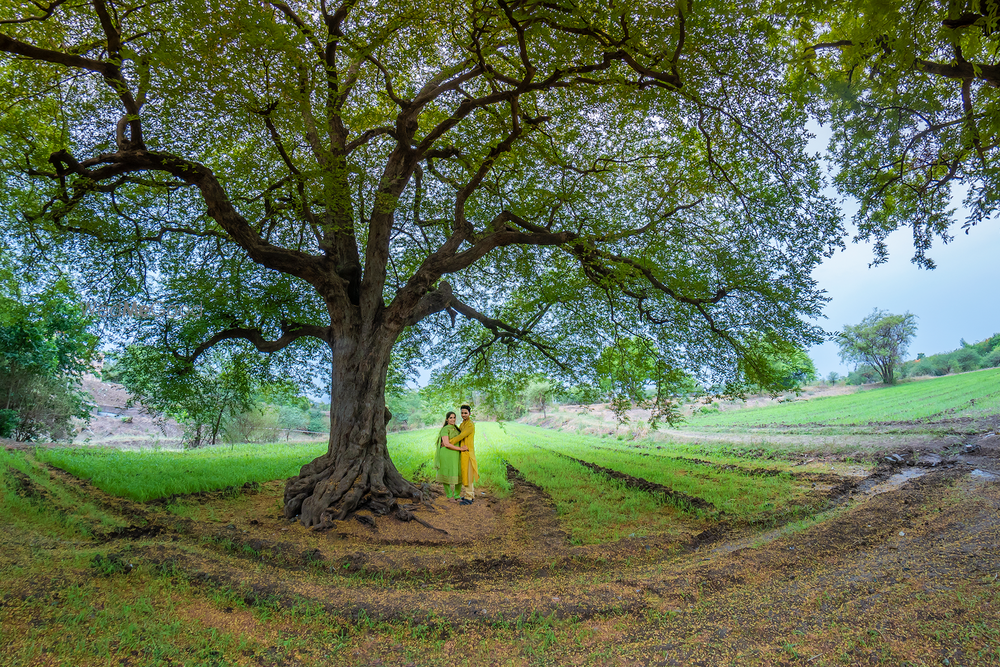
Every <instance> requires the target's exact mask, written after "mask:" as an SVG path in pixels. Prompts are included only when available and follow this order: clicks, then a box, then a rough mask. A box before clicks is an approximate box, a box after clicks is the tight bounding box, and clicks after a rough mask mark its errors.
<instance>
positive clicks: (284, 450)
mask: <svg viewBox="0 0 1000 667" xmlns="http://www.w3.org/2000/svg"><path fill="white" fill-rule="evenodd" d="M477 426H478V428H477V433H476V458H477V460H478V462H479V470H480V475H481V476H482V478H481V481H480V482H479V485H480V486H484V487H489V488H491V489H492V490H493V491H494V492H495V493H498V494H500V495H503V494H505V493H507V492H508V491H509V488H510V487H509V485H508V483H507V480H506V473H505V467H504V465H503V462H502V456H501V455H500V453H498V451H497V448H499V451H500V452H502V431H500V429H499V428H497V427H496V425H495V424H493V425H492V428H491V425H490V424H488V423H484V424H482V425H477ZM480 431H481V432H482V435H480ZM436 437H437V429H424V430H421V431H407V432H405V433H392V434H390V435H389V438H388V449H389V455H390V457H391V458H392V461H393V463H394V464H395V466H396V469H397V470H399V472H400V473H401V474H402V475H403V476H404V477H406V478H407V479H414V480H416V481H425V480H433V478H434V470H433V458H434V442H435V439H436ZM498 438H499V440H498ZM326 449H327V445H326V444H325V443H310V444H307V445H291V446H290V445H288V444H286V443H277V444H270V445H236V446H219V447H205V448H202V449H194V450H187V451H175V450H170V451H167V450H159V449H145V450H138V451H136V450H117V449H104V448H101V449H96V448H63V449H40V448H39V449H37V450H36V452H35V456H36V457H37V458H38V460H40V461H43V462H45V463H49V464H51V465H53V466H55V467H57V468H60V469H62V470H65V471H66V472H68V473H70V474H73V475H75V476H77V477H80V478H81V479H85V480H88V481H90V482H91V483H92V484H94V485H95V486H97V487H98V488H99V489H101V490H102V491H105V492H106V493H110V494H112V495H115V496H121V497H125V498H131V499H132V500H136V501H139V502H147V501H150V500H155V499H157V498H166V497H169V496H173V495H186V494H189V493H198V492H204V491H215V490H218V489H224V488H227V487H240V486H243V485H244V484H246V483H247V482H268V481H271V480H274V479H284V478H287V477H293V476H295V475H297V474H298V473H299V470H300V469H301V468H302V466H303V465H305V464H306V463H309V462H310V461H312V460H313V459H314V458H316V457H317V456H320V455H321V454H323V453H324V452H326Z"/></svg>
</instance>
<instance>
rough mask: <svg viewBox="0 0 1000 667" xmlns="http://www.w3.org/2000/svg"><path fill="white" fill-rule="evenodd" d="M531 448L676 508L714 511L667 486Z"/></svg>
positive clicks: (707, 503)
mask: <svg viewBox="0 0 1000 667" xmlns="http://www.w3.org/2000/svg"><path fill="white" fill-rule="evenodd" d="M533 446H534V447H536V448H538V449H541V450H542V451H545V452H549V453H552V454H555V455H556V456H561V457H563V458H566V459H569V460H570V461H573V462H574V463H578V464H580V465H582V466H583V467H584V468H587V469H588V470H593V471H594V472H596V473H599V474H601V475H604V476H605V477H610V478H611V479H615V480H618V481H620V482H622V483H624V484H625V486H628V487H630V488H633V489H638V490H640V491H646V492H647V493H653V494H659V495H662V496H663V497H664V498H666V499H667V500H670V501H672V502H673V503H674V504H676V505H677V506H678V507H684V506H690V507H696V508H698V509H701V510H708V511H711V512H714V511H716V507H715V505H713V504H712V503H710V502H708V501H707V500H704V499H702V498H698V497H696V496H690V495H688V494H686V493H682V492H680V491H675V490H674V489H671V488H670V487H669V486H664V485H662V484H657V483H655V482H650V481H649V480H647V479H643V478H641V477H634V476H632V475H627V474H625V473H623V472H620V471H618V470H613V469H611V468H605V467H604V466H599V465H597V464H596V463H590V462H589V461H582V460H580V459H578V458H574V457H572V456H569V455H568V454H563V453H561V452H553V451H552V450H551V449H546V448H545V447H541V446H539V445H533Z"/></svg>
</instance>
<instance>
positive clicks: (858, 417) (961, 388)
mask: <svg viewBox="0 0 1000 667" xmlns="http://www.w3.org/2000/svg"><path fill="white" fill-rule="evenodd" d="M998 386H1000V368H995V369H989V370H985V371H978V372H975V373H965V374H961V375H951V376H946V377H941V378H934V379H931V380H920V381H914V382H907V383H904V384H900V385H896V386H892V387H878V388H875V389H868V390H865V391H860V392H857V393H854V394H850V395H846V396H828V397H823V398H816V399H812V400H809V401H796V402H792V403H785V404H782V405H775V406H768V407H763V408H752V409H745V410H732V411H727V412H720V413H716V414H696V415H692V416H691V417H690V418H689V420H688V422H687V424H686V425H685V428H690V429H697V428H699V427H702V426H763V425H769V424H790V425H794V424H812V423H817V424H828V425H861V424H867V423H871V422H885V421H911V420H917V419H925V418H927V417H932V416H934V415H938V414H942V413H947V412H948V411H954V412H952V413H950V414H961V413H963V412H966V411H976V410H977V409H979V408H980V405H979V403H980V401H983V402H984V403H985V404H986V405H992V404H995V403H998V402H1000V394H998V391H997V387H998ZM973 399H975V400H976V403H972V402H971V401H972V400H973Z"/></svg>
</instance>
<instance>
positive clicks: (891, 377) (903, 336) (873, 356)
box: [837, 308, 917, 384]
mask: <svg viewBox="0 0 1000 667" xmlns="http://www.w3.org/2000/svg"><path fill="white" fill-rule="evenodd" d="M916 334H917V316H916V315H914V314H912V313H903V314H902V315H893V314H892V313H888V312H886V311H884V310H879V309H878V308H876V309H875V310H873V311H872V312H871V313H870V314H869V315H868V316H866V317H865V318H864V319H863V320H861V321H860V322H858V323H857V324H855V325H853V326H852V325H845V326H844V330H843V331H841V332H839V333H838V334H837V344H838V345H839V346H840V358H841V359H843V360H844V361H845V362H847V363H852V362H853V363H854V364H855V368H857V367H858V366H859V365H862V364H865V365H868V366H871V367H872V368H874V369H875V371H876V372H877V373H878V374H879V375H880V376H882V382H884V383H885V384H896V369H897V368H899V365H900V363H901V362H902V361H903V355H905V354H906V348H908V347H909V345H910V341H911V340H913V337H914V336H915V335H916Z"/></svg>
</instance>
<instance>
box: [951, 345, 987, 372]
mask: <svg viewBox="0 0 1000 667" xmlns="http://www.w3.org/2000/svg"><path fill="white" fill-rule="evenodd" d="M951 356H952V359H953V361H954V364H955V366H956V368H957V370H958V371H960V372H965V371H974V370H976V369H977V368H979V366H980V364H981V363H982V357H981V356H980V354H979V352H977V351H976V350H975V348H972V347H963V348H962V349H961V350H957V351H956V352H954V353H953V354H952V355H951Z"/></svg>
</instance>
